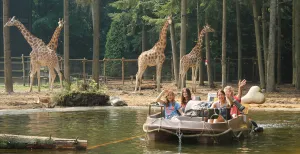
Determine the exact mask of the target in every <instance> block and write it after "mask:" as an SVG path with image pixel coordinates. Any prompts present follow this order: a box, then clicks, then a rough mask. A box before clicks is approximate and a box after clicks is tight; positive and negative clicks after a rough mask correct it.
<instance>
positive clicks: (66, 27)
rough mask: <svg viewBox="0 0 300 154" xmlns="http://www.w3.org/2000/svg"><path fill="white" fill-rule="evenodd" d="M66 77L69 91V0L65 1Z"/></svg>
mask: <svg viewBox="0 0 300 154" xmlns="http://www.w3.org/2000/svg"><path fill="white" fill-rule="evenodd" d="M64 20H65V24H64V76H65V80H66V82H67V89H68V90H69V89H70V84H71V83H70V67H69V57H70V56H69V50H70V48H69V40H70V38H69V36H70V35H69V0H64Z"/></svg>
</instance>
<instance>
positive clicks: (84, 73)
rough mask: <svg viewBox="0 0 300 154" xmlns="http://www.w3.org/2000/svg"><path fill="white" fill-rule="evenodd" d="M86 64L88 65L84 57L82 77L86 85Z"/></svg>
mask: <svg viewBox="0 0 300 154" xmlns="http://www.w3.org/2000/svg"><path fill="white" fill-rule="evenodd" d="M85 64H86V59H85V57H84V58H83V61H82V70H83V74H82V77H83V83H84V84H85V83H86V76H85V75H86V72H85Z"/></svg>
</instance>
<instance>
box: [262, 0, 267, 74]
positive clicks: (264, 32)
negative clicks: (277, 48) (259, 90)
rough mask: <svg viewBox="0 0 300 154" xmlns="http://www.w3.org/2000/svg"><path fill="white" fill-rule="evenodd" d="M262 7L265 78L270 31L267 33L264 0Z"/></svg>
mask: <svg viewBox="0 0 300 154" xmlns="http://www.w3.org/2000/svg"><path fill="white" fill-rule="evenodd" d="M262 3H263V6H262V9H261V15H262V33H263V48H264V65H265V70H266V71H265V79H267V73H266V72H267V61H268V33H267V22H266V21H267V19H266V6H265V4H264V0H263V2H262Z"/></svg>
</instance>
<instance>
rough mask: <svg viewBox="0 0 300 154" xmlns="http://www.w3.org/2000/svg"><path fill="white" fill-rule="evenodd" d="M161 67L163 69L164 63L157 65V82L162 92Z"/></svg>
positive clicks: (158, 88) (158, 89)
mask: <svg viewBox="0 0 300 154" xmlns="http://www.w3.org/2000/svg"><path fill="white" fill-rule="evenodd" d="M161 69H162V64H158V65H156V84H157V87H156V88H157V91H158V92H160V91H161V89H160V79H161Z"/></svg>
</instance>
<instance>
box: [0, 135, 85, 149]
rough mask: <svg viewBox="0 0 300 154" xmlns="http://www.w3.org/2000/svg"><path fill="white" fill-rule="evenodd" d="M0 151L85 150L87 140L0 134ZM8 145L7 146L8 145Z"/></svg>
mask: <svg viewBox="0 0 300 154" xmlns="http://www.w3.org/2000/svg"><path fill="white" fill-rule="evenodd" d="M0 140H1V149H54V150H86V149H87V140H78V139H65V138H56V137H51V136H49V137H41V136H25V135H12V134H0ZM8 143H9V144H8Z"/></svg>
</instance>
